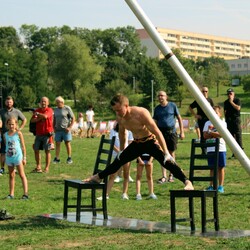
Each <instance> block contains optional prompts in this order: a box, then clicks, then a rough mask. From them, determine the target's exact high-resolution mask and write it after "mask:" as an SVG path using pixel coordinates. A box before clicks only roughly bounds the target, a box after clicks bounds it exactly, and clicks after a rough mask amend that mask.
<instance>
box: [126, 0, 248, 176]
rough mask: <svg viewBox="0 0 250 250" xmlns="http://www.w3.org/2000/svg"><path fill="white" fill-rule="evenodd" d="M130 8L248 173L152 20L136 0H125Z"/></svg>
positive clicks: (242, 155) (240, 154) (244, 160)
mask: <svg viewBox="0 0 250 250" xmlns="http://www.w3.org/2000/svg"><path fill="white" fill-rule="evenodd" d="M125 2H126V3H127V4H128V6H129V7H130V9H131V10H132V11H133V12H134V14H135V16H136V17H137V18H138V20H139V21H140V22H141V24H142V25H143V27H144V28H145V30H146V31H147V32H148V34H149V36H150V37H151V39H152V40H153V41H154V42H155V44H156V46H157V47H158V48H159V49H160V50H161V52H162V53H163V55H164V56H165V59H166V60H167V61H168V62H169V64H170V66H171V67H172V68H173V70H174V71H175V72H176V74H177V75H178V76H179V77H180V79H181V80H182V81H183V83H184V84H186V86H187V88H188V89H189V91H190V92H191V93H192V94H193V96H194V98H195V100H196V101H197V102H198V104H199V105H200V107H201V108H202V110H203V111H204V112H205V114H206V115H207V117H208V118H209V119H210V120H211V121H212V123H213V124H214V125H215V127H216V128H217V130H218V131H219V133H220V134H221V135H222V137H223V138H224V139H225V141H226V143H227V144H228V145H229V147H230V148H231V150H232V151H233V153H234V154H235V156H236V157H237V159H238V160H239V161H240V163H241V165H242V166H243V167H244V168H245V169H246V171H247V172H248V174H249V175H250V160H249V159H248V157H247V156H246V154H245V152H244V151H243V150H242V149H241V147H240V146H239V145H238V143H237V142H236V141H235V139H234V137H233V136H232V135H231V134H230V132H229V131H228V130H227V129H225V128H224V126H223V123H222V121H221V120H220V119H219V117H218V115H217V114H216V113H215V112H214V110H213V108H212V107H211V106H210V105H209V104H208V102H207V100H206V98H205V97H204V96H203V95H202V93H201V91H200V89H199V88H198V87H197V85H196V84H195V83H194V81H193V80H192V78H191V77H190V76H189V74H188V73H187V71H186V70H185V69H184V67H183V66H182V64H181V63H180V62H179V60H178V59H177V58H176V56H175V55H174V54H173V52H172V51H171V49H170V48H169V47H168V46H167V44H166V43H165V41H164V39H163V38H162V37H161V36H160V34H159V33H158V32H157V30H156V29H155V27H154V25H153V24H152V22H151V21H150V20H149V18H148V17H147V16H146V14H145V13H144V11H143V9H142V8H141V7H140V6H139V4H138V3H137V1H136V0H125ZM201 132H202V131H201Z"/></svg>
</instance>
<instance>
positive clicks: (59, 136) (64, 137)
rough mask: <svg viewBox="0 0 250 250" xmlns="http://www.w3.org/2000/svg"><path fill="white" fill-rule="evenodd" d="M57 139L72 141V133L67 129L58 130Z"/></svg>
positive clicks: (57, 140)
mask: <svg viewBox="0 0 250 250" xmlns="http://www.w3.org/2000/svg"><path fill="white" fill-rule="evenodd" d="M55 141H56V142H62V141H72V134H71V132H68V133H67V132H66V131H57V132H56V133H55Z"/></svg>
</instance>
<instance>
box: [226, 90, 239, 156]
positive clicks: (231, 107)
mask: <svg viewBox="0 0 250 250" xmlns="http://www.w3.org/2000/svg"><path fill="white" fill-rule="evenodd" d="M227 96H228V99H227V100H226V101H225V102H224V113H225V119H226V123H227V129H228V130H229V132H230V133H231V134H232V136H233V137H234V138H235V140H236V141H237V143H238V144H239V146H240V147H241V148H242V149H243V145H242V134H241V133H242V129H241V119H240V109H241V102H240V99H239V98H236V97H235V93H234V90H233V89H232V88H230V89H228V90H227ZM232 157H234V154H233V155H232Z"/></svg>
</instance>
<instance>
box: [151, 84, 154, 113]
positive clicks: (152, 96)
mask: <svg viewBox="0 0 250 250" xmlns="http://www.w3.org/2000/svg"><path fill="white" fill-rule="evenodd" d="M151 102H152V116H153V115H154V80H151Z"/></svg>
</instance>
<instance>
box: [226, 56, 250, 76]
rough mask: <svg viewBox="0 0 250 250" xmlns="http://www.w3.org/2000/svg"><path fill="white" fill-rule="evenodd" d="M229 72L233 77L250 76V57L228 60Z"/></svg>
mask: <svg viewBox="0 0 250 250" xmlns="http://www.w3.org/2000/svg"><path fill="white" fill-rule="evenodd" d="M226 63H227V64H228V66H229V72H230V75H232V76H244V75H249V74H250V57H245V58H241V59H233V60H226Z"/></svg>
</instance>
